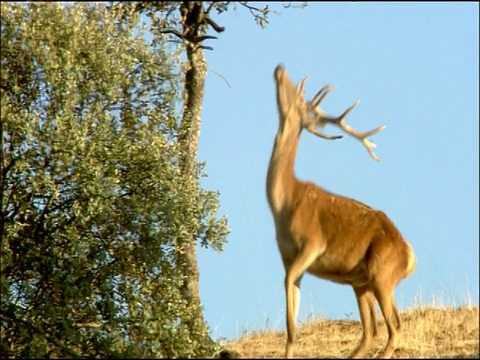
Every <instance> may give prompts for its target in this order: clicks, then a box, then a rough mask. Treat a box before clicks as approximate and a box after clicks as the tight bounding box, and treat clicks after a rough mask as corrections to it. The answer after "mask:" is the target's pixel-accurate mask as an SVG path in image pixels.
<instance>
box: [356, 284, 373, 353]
mask: <svg viewBox="0 0 480 360" xmlns="http://www.w3.org/2000/svg"><path fill="white" fill-rule="evenodd" d="M353 290H354V292H355V296H356V298H357V303H358V309H359V310H360V318H361V320H362V326H363V336H362V340H361V341H360V344H359V345H358V346H357V348H356V349H355V350H354V351H353V353H352V354H351V357H352V358H362V357H364V356H365V354H366V353H367V351H368V350H369V348H370V346H371V344H372V340H374V339H375V338H376V337H377V334H378V328H377V319H376V314H375V305H376V300H375V295H374V294H373V291H372V289H370V287H369V286H368V285H365V286H362V287H356V288H353Z"/></svg>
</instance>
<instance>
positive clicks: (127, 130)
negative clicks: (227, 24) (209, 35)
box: [0, 2, 228, 357]
mask: <svg viewBox="0 0 480 360" xmlns="http://www.w3.org/2000/svg"><path fill="white" fill-rule="evenodd" d="M120 20H121V21H120ZM139 22H140V18H139V16H138V15H137V13H136V12H135V11H131V10H129V7H128V6H122V4H118V5H116V6H115V8H114V9H109V10H107V9H106V7H105V5H103V4H79V3H75V4H73V5H61V4H60V3H42V4H38V3H35V2H33V3H28V4H25V3H23V4H18V3H17V4H16V3H2V4H1V44H2V49H1V50H2V51H1V77H0V81H1V82H0V88H1V95H0V96H1V97H0V101H1V121H0V128H1V130H2V136H1V138H0V151H1V157H0V189H1V192H0V201H1V203H0V234H1V255H0V256H1V265H0V266H1V267H0V270H1V273H0V280H1V283H0V290H1V300H0V325H1V333H2V336H1V340H0V341H1V342H0V349H1V350H0V355H2V356H4V357H7V356H8V357H13V356H21V357H78V356H89V357H90V356H91V357H112V356H114V357H120V356H129V357H134V356H136V357H194V356H211V355H212V354H213V353H214V352H215V351H216V348H215V346H214V344H211V343H203V342H202V339H204V338H205V337H206V336H208V333H207V331H208V329H207V328H206V326H205V324H204V322H203V318H199V317H198V314H199V313H201V308H200V304H199V303H196V304H193V305H192V303H189V302H188V301H185V299H186V295H185V289H188V287H189V285H188V284H189V282H190V278H189V276H190V275H186V274H189V271H191V264H190V263H189V262H190V261H191V259H190V258H189V249H191V247H192V243H193V244H195V243H201V244H205V245H209V246H212V247H214V248H216V249H221V247H222V245H223V244H224V242H225V240H226V236H227V234H228V227H227V224H226V219H225V218H224V217H222V218H220V219H218V218H217V215H216V212H217V208H218V200H217V193H216V192H214V191H206V190H203V189H201V188H200V186H199V184H198V181H199V177H200V176H201V175H202V166H201V164H199V163H197V162H196V160H195V157H192V154H191V153H189V151H190V150H189V149H188V146H187V145H186V143H187V142H188V141H190V135H191V134H195V131H192V130H190V129H187V126H193V125H187V124H188V121H187V122H185V120H183V121H181V122H180V121H178V116H179V115H178V111H177V105H178V103H180V102H181V99H179V98H178V94H181V91H182V90H181V86H182V84H181V83H180V82H179V81H178V79H179V74H178V73H175V71H178V69H179V68H180V67H179V63H178V61H179V56H178V55H179V54H178V53H174V52H173V53H172V49H171V48H169V49H168V51H167V49H166V44H165V42H163V41H162V39H156V41H155V44H154V46H150V44H148V43H147V42H146V41H145V37H144V29H145V28H144V27H141V26H138V24H139ZM195 56H196V55H195ZM186 88H188V85H186ZM186 101H187V102H188V101H193V100H188V99H186ZM190 106H192V105H190ZM192 107H194V106H192ZM186 116H189V115H186V114H185V112H184V114H183V119H185V117H186ZM190 116H192V119H195V120H190V123H192V124H194V123H196V122H199V119H197V118H196V117H197V116H198V114H192V115H190ZM186 168H188V171H186V170H185V169H186Z"/></svg>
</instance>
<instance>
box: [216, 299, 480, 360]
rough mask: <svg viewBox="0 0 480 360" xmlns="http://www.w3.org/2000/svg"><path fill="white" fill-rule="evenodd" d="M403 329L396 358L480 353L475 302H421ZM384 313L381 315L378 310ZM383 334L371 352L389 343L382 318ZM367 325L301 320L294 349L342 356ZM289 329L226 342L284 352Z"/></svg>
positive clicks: (251, 352) (405, 316) (253, 353)
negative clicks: (457, 304)
mask: <svg viewBox="0 0 480 360" xmlns="http://www.w3.org/2000/svg"><path fill="white" fill-rule="evenodd" d="M401 317H402V320H403V330H402V332H401V334H400V337H399V340H398V347H399V349H398V350H397V351H396V352H395V354H394V356H393V357H395V358H477V359H478V358H479V313H478V306H476V307H461V308H457V309H455V308H443V309H440V308H432V307H423V306H421V307H417V308H415V309H412V310H408V311H405V312H402V313H401ZM379 318H381V316H379ZM379 333H380V334H379V337H378V339H377V340H376V342H375V345H374V346H373V348H372V351H371V352H370V354H369V356H372V357H374V356H375V355H376V354H377V353H378V352H379V351H380V350H381V349H382V346H384V345H385V343H386V340H387V329H386V327H385V324H384V322H383V319H382V321H380V323H379ZM361 334H362V327H361V324H360V323H359V322H358V321H353V320H325V319H318V320H315V321H313V322H311V323H307V324H304V325H298V326H297V329H296V336H295V338H296V340H295V347H294V355H295V356H296V357H302V358H305V357H308V358H319V357H320V358H321V357H323V358H343V357H347V356H349V354H350V352H351V351H352V350H353V349H354V348H355V347H356V345H357V344H358V342H359V341H360V338H361ZM285 339H286V335H285V331H278V332H274V331H266V332H254V333H251V334H247V335H244V336H242V337H241V338H240V339H238V340H235V341H231V342H229V343H227V344H225V347H226V348H227V349H229V350H233V351H235V352H237V353H239V354H240V357H242V358H280V357H283V355H284V347H285Z"/></svg>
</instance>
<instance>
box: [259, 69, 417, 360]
mask: <svg viewBox="0 0 480 360" xmlns="http://www.w3.org/2000/svg"><path fill="white" fill-rule="evenodd" d="M274 77H275V83H276V84H275V85H276V92H277V106H278V114H279V119H280V121H279V128H278V133H277V135H276V138H275V143H274V147H273V152H272V156H271V159H270V165H269V168H268V174H267V197H268V202H269V205H270V209H271V211H272V214H273V219H274V222H275V231H276V237H277V244H278V249H279V250H280V255H281V257H282V261H283V265H284V266H285V273H286V275H285V291H286V300H287V344H286V357H291V356H292V347H293V346H292V345H293V338H294V328H295V323H296V320H297V314H298V306H299V302H300V281H301V279H302V276H303V274H304V273H305V271H306V272H308V273H310V274H312V275H314V276H317V277H319V278H323V279H327V280H330V281H333V282H336V283H340V284H349V285H351V286H352V287H353V290H354V292H355V296H356V298H357V302H358V307H359V310H360V317H361V320H362V326H363V337H362V340H361V342H360V344H359V345H358V346H357V348H356V349H355V350H354V351H353V353H352V355H351V356H352V357H357V358H358V357H363V356H364V355H365V354H366V353H367V351H368V350H369V347H370V345H371V343H372V340H373V339H374V338H375V337H376V335H377V332H378V331H377V324H376V319H375V312H376V311H375V306H376V302H377V301H378V304H379V305H380V309H381V311H382V314H383V317H384V318H385V323H386V325H387V328H388V336H389V337H388V342H387V344H386V346H385V348H384V350H383V352H382V354H381V356H382V357H391V356H392V354H393V352H394V350H395V348H396V344H395V343H396V339H397V332H398V330H399V329H400V327H401V323H400V317H399V314H398V310H397V308H396V305H395V298H394V290H395V288H396V286H397V285H398V283H399V282H400V281H401V280H402V279H404V278H406V277H408V276H409V275H410V274H412V273H413V271H414V270H415V266H416V259H415V255H414V253H413V250H412V247H411V246H410V244H409V243H408V242H407V241H406V240H405V239H404V238H403V237H402V235H401V234H400V232H399V231H398V230H397V228H396V227H395V225H394V224H393V222H392V221H391V220H390V219H389V218H388V217H387V216H386V215H385V213H383V212H382V211H379V210H375V209H373V208H371V207H369V206H367V205H365V204H363V203H361V202H359V201H356V200H353V199H350V198H347V197H344V196H340V195H336V194H333V193H331V192H328V191H326V190H324V189H322V188H321V187H319V186H317V185H315V184H313V183H311V182H307V181H300V180H298V179H297V178H296V177H295V174H294V162H295V155H296V152H297V147H298V142H299V139H300V133H301V132H302V130H303V129H304V128H305V129H307V130H308V131H309V132H311V133H313V134H315V135H317V136H319V137H321V138H324V139H330V140H332V139H337V138H340V137H341V136H330V135H326V134H324V133H322V132H320V131H319V130H317V129H316V128H317V127H323V126H324V125H326V124H333V125H337V126H339V127H340V128H341V129H342V130H343V131H344V132H346V133H347V134H350V135H352V136H353V137H355V138H356V139H358V140H360V141H361V142H362V143H363V145H364V146H365V147H366V148H367V150H368V152H369V154H370V156H371V157H372V158H373V159H374V160H376V161H379V160H380V159H378V158H377V157H376V156H375V154H374V153H373V151H372V149H373V148H374V147H375V146H376V145H375V144H374V143H372V142H371V141H370V140H368V136H370V135H373V134H375V133H377V132H379V131H381V130H383V129H384V128H385V126H380V127H378V128H376V129H374V130H371V131H367V132H364V133H362V132H359V131H356V130H354V129H352V128H351V127H350V126H348V125H347V124H346V123H345V118H346V116H347V115H348V114H349V113H350V111H352V110H353V109H354V108H355V107H356V106H357V104H358V101H357V102H355V103H354V104H353V105H351V106H350V107H349V108H348V109H347V110H346V111H345V112H344V113H343V114H342V115H341V116H339V117H330V116H328V115H327V114H326V113H325V112H324V111H323V110H321V109H320V108H319V105H320V103H321V102H322V100H323V99H324V98H325V96H326V95H327V94H328V93H329V92H330V91H332V90H333V87H331V86H325V87H323V88H322V89H321V90H320V91H319V92H318V93H317V95H316V96H315V97H314V98H313V99H312V100H311V101H310V102H305V100H304V85H305V81H306V80H307V78H305V79H303V80H302V81H301V82H300V83H299V84H298V85H297V86H296V87H295V86H294V85H293V84H292V82H291V80H290V78H289V76H288V74H287V73H286V71H285V69H284V67H283V66H281V65H279V66H277V67H276V69H275V73H274Z"/></svg>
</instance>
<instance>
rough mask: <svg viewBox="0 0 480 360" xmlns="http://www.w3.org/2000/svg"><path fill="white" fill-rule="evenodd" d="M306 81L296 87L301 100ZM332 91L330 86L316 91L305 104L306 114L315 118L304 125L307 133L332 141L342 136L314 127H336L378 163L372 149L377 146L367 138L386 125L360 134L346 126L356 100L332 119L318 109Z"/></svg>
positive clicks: (332, 87) (356, 102)
mask: <svg viewBox="0 0 480 360" xmlns="http://www.w3.org/2000/svg"><path fill="white" fill-rule="evenodd" d="M307 79H308V78H304V79H303V80H302V81H300V83H299V84H298V85H297V91H298V94H299V95H300V96H302V98H303V94H304V86H305V82H306V81H307ZM333 89H335V87H334V86H330V85H326V86H324V87H322V88H321V89H320V90H319V91H318V93H317V94H316V95H315V96H314V97H313V99H312V100H311V101H310V102H308V103H306V107H307V111H308V112H313V113H314V114H315V115H316V118H315V121H312V122H310V123H308V124H306V125H305V127H306V128H307V130H308V131H310V132H311V133H313V134H315V135H317V136H319V137H321V138H324V139H329V140H333V139H339V138H341V137H342V136H341V135H337V136H332V135H327V134H324V133H322V132H320V131H318V130H317V129H315V127H318V126H320V127H324V126H325V125H326V124H327V123H330V124H333V125H337V126H339V127H340V128H341V129H342V130H343V131H345V132H346V133H347V134H349V135H352V136H353V137H354V138H356V139H358V140H360V141H361V142H362V144H363V146H365V148H366V149H367V151H368V153H369V154H370V156H371V157H372V159H373V160H375V161H380V160H381V159H380V158H379V157H377V156H376V155H375V154H374V152H373V149H374V148H375V147H376V146H377V145H376V144H375V143H373V142H372V141H370V140H369V139H368V137H369V136H372V135H374V134H376V133H378V132H380V131H382V130H383V129H385V128H386V127H387V126H386V125H381V126H379V127H377V128H375V129H373V130H369V131H365V132H360V131H358V130H355V129H353V128H352V127H350V126H349V125H348V124H346V123H345V118H346V117H347V115H348V114H349V113H350V111H352V110H353V109H354V108H355V107H356V106H357V105H358V104H359V103H360V100H357V101H355V102H354V103H353V104H352V105H350V106H349V107H348V108H347V110H345V111H344V113H343V114H342V115H340V116H339V117H332V116H329V115H327V113H326V112H325V111H323V110H322V109H320V107H319V105H320V103H321V102H322V101H323V99H325V96H327V94H328V93H329V92H331V91H332V90H333Z"/></svg>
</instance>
